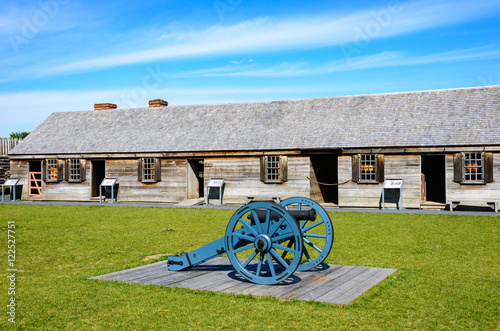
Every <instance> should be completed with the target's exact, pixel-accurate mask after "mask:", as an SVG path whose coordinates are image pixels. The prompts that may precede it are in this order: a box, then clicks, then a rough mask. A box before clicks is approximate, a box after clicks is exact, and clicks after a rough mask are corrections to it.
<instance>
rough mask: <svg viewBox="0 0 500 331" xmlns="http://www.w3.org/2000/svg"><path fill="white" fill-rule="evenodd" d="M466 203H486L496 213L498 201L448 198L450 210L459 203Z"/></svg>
mask: <svg viewBox="0 0 500 331" xmlns="http://www.w3.org/2000/svg"><path fill="white" fill-rule="evenodd" d="M461 203H463V204H468V203H486V204H488V206H490V207H491V208H493V210H494V211H495V213H498V203H499V202H498V201H494V200H448V205H450V211H453V209H455V208H456V207H457V206H458V205H459V204H461Z"/></svg>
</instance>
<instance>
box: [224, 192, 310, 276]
mask: <svg viewBox="0 0 500 331" xmlns="http://www.w3.org/2000/svg"><path fill="white" fill-rule="evenodd" d="M224 240H225V246H226V250H227V255H228V258H229V260H230V261H231V264H232V265H233V267H234V268H235V269H236V271H237V272H238V273H239V274H240V275H241V276H242V277H244V278H246V279H247V280H249V281H251V282H253V283H256V284H265V285H270V284H277V283H280V282H282V281H283V280H285V279H287V278H288V277H290V276H291V275H292V274H293V273H294V272H295V270H296V269H297V267H298V266H299V263H300V261H301V258H302V249H303V238H302V231H301V230H300V228H299V224H298V223H297V221H296V220H295V218H294V217H293V216H291V215H290V214H289V213H288V212H287V211H286V210H285V209H284V208H283V207H281V206H279V205H276V204H274V203H270V202H253V203H250V204H248V205H245V206H243V207H241V208H240V209H238V210H237V211H236V212H235V213H234V215H233V216H232V217H231V219H230V220H229V223H228V225H227V228H226V235H225V239H224Z"/></svg>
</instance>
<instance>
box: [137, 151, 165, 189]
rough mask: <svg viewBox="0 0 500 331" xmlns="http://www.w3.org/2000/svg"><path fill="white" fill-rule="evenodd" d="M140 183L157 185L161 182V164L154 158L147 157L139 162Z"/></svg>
mask: <svg viewBox="0 0 500 331" xmlns="http://www.w3.org/2000/svg"><path fill="white" fill-rule="evenodd" d="M138 179H139V181H141V182H143V183H156V182H159V181H160V180H161V162H160V159H158V158H154V157H145V158H142V159H140V160H139V178H138Z"/></svg>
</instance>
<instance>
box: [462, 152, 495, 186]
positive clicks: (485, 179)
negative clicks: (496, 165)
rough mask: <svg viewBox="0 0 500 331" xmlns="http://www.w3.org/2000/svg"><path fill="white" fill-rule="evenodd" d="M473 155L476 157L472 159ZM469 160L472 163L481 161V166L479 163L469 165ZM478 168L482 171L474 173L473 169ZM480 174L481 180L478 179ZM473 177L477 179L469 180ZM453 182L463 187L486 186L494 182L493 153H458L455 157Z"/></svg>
mask: <svg viewBox="0 0 500 331" xmlns="http://www.w3.org/2000/svg"><path fill="white" fill-rule="evenodd" d="M472 154H474V157H471V156H472ZM467 156H468V157H467ZM468 160H471V162H474V161H480V166H478V165H477V162H476V163H475V164H474V163H471V164H468V163H467V161H468ZM478 168H480V171H472V169H478ZM467 169H470V170H469V171H468V170H467ZM478 174H479V175H480V176H481V177H480V179H477V176H478ZM473 175H474V176H475V177H476V178H475V179H472V178H471V177H469V178H467V176H473ZM453 181H454V182H457V183H460V184H462V185H485V184H487V183H490V182H492V181H493V153H486V152H477V151H472V152H461V153H456V154H455V155H454V157H453Z"/></svg>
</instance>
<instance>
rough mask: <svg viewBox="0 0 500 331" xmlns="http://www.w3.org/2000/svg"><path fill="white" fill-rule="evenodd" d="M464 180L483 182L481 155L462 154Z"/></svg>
mask: <svg viewBox="0 0 500 331" xmlns="http://www.w3.org/2000/svg"><path fill="white" fill-rule="evenodd" d="M464 177H465V178H464V180H465V181H466V182H482V181H483V157H482V155H481V153H464Z"/></svg>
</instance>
